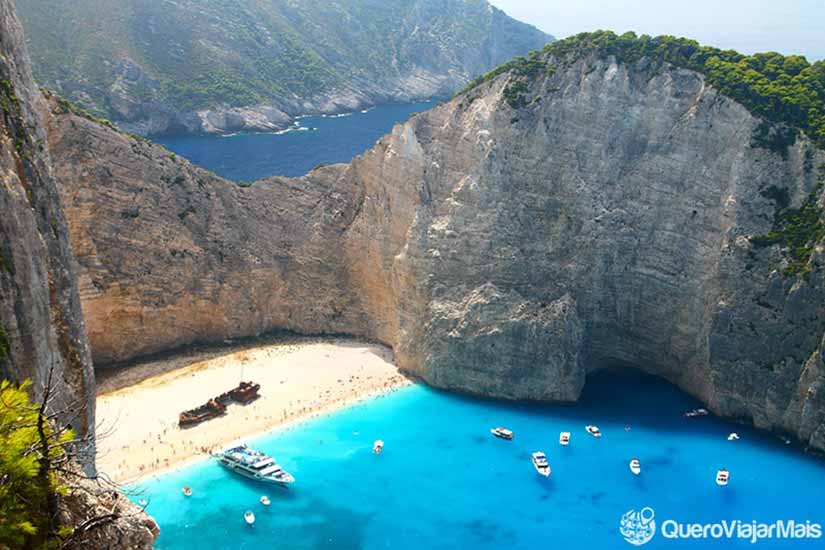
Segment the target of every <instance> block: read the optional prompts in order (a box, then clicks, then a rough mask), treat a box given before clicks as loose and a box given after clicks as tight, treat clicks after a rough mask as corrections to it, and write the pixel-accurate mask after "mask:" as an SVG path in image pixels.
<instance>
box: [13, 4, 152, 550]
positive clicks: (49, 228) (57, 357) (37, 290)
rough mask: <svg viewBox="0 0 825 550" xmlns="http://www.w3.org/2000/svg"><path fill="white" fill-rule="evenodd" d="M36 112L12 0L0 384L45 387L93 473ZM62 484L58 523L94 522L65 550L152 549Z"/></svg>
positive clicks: (115, 504) (58, 224) (71, 285)
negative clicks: (28, 383)
mask: <svg viewBox="0 0 825 550" xmlns="http://www.w3.org/2000/svg"><path fill="white" fill-rule="evenodd" d="M44 105H45V101H44V99H43V97H42V95H41V94H40V91H39V90H38V88H37V87H36V86H35V85H34V82H33V81H32V76H31V69H30V67H29V62H28V57H27V55H26V52H25V48H24V47H23V35H22V31H21V29H20V24H19V22H18V21H17V18H16V16H15V14H14V9H13V6H12V3H11V0H0V379H11V380H13V381H16V382H22V381H23V380H24V379H31V380H32V381H33V388H34V394H35V395H34V397H35V398H36V399H40V398H42V396H43V393H44V389H45V387H46V384H49V383H50V387H51V392H50V399H49V407H50V409H49V412H50V413H54V414H58V417H57V419H56V421H57V422H58V423H61V424H63V425H66V424H69V425H71V426H72V428H74V430H75V433H76V434H77V435H78V436H79V438H80V439H88V440H89V441H90V443H88V444H84V445H83V446H82V448H79V449H77V450H78V458H79V460H81V461H82V462H83V464H82V466H83V469H84V470H85V472H86V474H93V473H94V470H95V463H94V460H95V457H94V450H95V449H94V444H93V441H94V429H95V422H94V418H95V388H94V373H93V370H92V362H91V357H90V352H89V345H88V342H87V339H86V332H85V327H84V323H83V315H82V311H81V307H80V298H79V294H78V291H77V284H76V274H75V265H74V258H73V256H72V253H71V250H70V246H69V239H68V230H67V227H66V219H65V216H64V214H63V210H62V205H61V200H60V196H59V194H58V191H57V185H56V182H55V179H54V177H53V174H52V170H51V159H50V156H49V151H48V148H47V146H46V141H47V139H46V132H45V129H44V125H43V121H42V118H41V115H42V113H43V112H44ZM7 473H8V472H4V474H7ZM70 478H71V479H70V481H71V482H72V483H71V490H70V492H69V493H68V494H66V495H61V496H60V497H59V501H60V512H61V514H62V515H63V516H64V517H63V518H62V519H63V520H64V521H65V523H64V525H71V526H77V525H81V524H84V523H85V522H87V520H90V519H91V518H93V517H98V520H97V521H95V522H92V523H86V529H81V530H79V531H77V532H76V535H77V538H76V540H75V541H74V543H73V544H71V545H67V546H66V548H83V549H95V548H101V549H103V548H107V549H118V548H124V549H126V548H128V549H130V550H132V549H148V548H151V547H152V543H153V541H154V539H155V538H156V537H157V535H158V529H157V525H155V523H154V521H153V520H152V519H151V518H150V517H149V516H147V515H146V514H145V513H144V512H143V511H142V510H141V509H139V508H138V507H137V506H135V505H133V504H131V503H129V502H128V501H127V499H126V498H125V497H123V496H122V495H119V494H117V493H116V492H115V491H113V490H112V488H111V487H109V488H106V486H105V485H98V484H97V483H95V482H94V481H91V480H89V479H85V476H83V475H80V474H79V473H76V474H74V475H71V476H70ZM78 479H80V481H78ZM113 499H114V501H113ZM81 535H82V536H81ZM67 544H68V543H67ZM0 546H2V544H0Z"/></svg>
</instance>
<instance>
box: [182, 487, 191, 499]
mask: <svg viewBox="0 0 825 550" xmlns="http://www.w3.org/2000/svg"><path fill="white" fill-rule="evenodd" d="M182 491H183V496H186V497H191V496H192V489H190V488H189V486H184V488H183V489H182Z"/></svg>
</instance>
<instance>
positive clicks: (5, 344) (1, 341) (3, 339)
mask: <svg viewBox="0 0 825 550" xmlns="http://www.w3.org/2000/svg"><path fill="white" fill-rule="evenodd" d="M10 345H11V344H10V342H9V335H8V334H6V329H5V328H3V325H0V362H2V361H4V360H5V359H6V357H8V356H9V349H10V348H9V346H10Z"/></svg>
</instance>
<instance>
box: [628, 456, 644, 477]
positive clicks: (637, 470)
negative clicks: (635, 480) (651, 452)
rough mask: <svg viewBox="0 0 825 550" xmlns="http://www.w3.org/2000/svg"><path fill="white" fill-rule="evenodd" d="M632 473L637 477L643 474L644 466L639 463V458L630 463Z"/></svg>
mask: <svg viewBox="0 0 825 550" xmlns="http://www.w3.org/2000/svg"><path fill="white" fill-rule="evenodd" d="M630 471H631V472H633V475H636V476H637V475H639V474H641V473H642V464H641V463H640V462H639V459H638V458H634V459H632V460H631V461H630Z"/></svg>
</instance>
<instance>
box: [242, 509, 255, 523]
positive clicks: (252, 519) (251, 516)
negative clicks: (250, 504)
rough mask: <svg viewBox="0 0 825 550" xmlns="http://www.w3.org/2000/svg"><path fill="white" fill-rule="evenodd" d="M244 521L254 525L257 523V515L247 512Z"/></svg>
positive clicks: (250, 511)
mask: <svg viewBox="0 0 825 550" xmlns="http://www.w3.org/2000/svg"><path fill="white" fill-rule="evenodd" d="M243 520H244V521H245V522H246V524H247V525H252V524H253V523H255V514H253V513H252V510H247V511H246V512H245V513H244V515H243Z"/></svg>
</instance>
